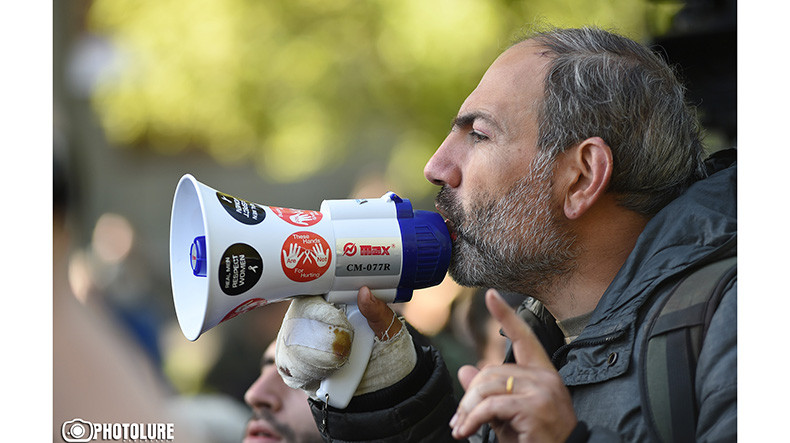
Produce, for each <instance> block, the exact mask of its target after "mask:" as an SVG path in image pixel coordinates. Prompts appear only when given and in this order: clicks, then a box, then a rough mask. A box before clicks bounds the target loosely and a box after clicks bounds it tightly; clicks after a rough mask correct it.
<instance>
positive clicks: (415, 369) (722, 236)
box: [278, 28, 737, 442]
mask: <svg viewBox="0 0 790 443" xmlns="http://www.w3.org/2000/svg"><path fill="white" fill-rule="evenodd" d="M699 132H700V130H699V127H698V123H697V119H696V116H695V114H694V110H693V109H691V108H690V107H689V106H687V104H686V102H685V98H684V88H683V87H682V85H681V84H680V83H679V82H678V80H677V79H676V77H675V75H674V73H673V71H672V69H670V68H669V66H667V64H666V63H665V62H664V61H663V60H662V59H661V58H660V57H658V56H657V55H656V54H654V53H653V52H651V51H650V50H649V49H647V48H645V47H644V46H642V45H640V44H638V43H635V42H633V41H631V40H629V39H627V38H624V37H621V36H619V35H616V34H613V33H610V32H606V31H603V30H600V29H595V28H583V29H553V30H549V31H546V32H541V33H536V34H533V35H531V36H529V37H528V38H525V39H523V40H521V41H519V42H517V43H516V44H514V45H512V46H510V47H509V48H508V49H507V50H506V51H505V52H503V53H502V54H501V55H500V56H499V57H498V58H497V59H496V60H495V61H494V63H493V64H492V65H491V66H490V68H489V69H488V70H487V72H486V73H485V75H484V76H483V78H482V80H481V81H480V83H479V85H478V86H477V88H476V89H475V90H474V91H473V92H472V93H471V94H470V95H469V97H467V99H466V100H465V101H464V103H463V104H462V105H461V108H460V110H459V112H458V114H457V116H456V117H455V119H454V120H453V123H452V128H451V131H450V133H449V134H448V135H447V138H446V139H445V140H444V142H443V143H442V144H441V146H439V148H438V149H437V150H436V152H435V154H434V155H433V157H432V158H431V159H430V160H429V162H428V164H427V165H426V166H425V171H424V172H425V176H426V178H427V179H428V180H429V181H430V182H432V183H434V184H436V185H437V186H440V187H441V190H440V192H439V194H438V196H437V198H436V208H437V210H438V211H439V212H441V213H442V214H443V216H444V217H445V218H446V220H447V225H448V228H449V230H450V233H451V237H452V238H453V253H452V258H451V263H450V275H451V276H452V277H453V278H454V279H455V280H456V281H457V282H459V283H461V284H463V285H469V286H482V287H489V288H494V289H491V290H489V291H488V293H487V294H486V305H487V307H488V309H489V311H490V312H491V314H492V316H493V317H494V318H495V319H496V320H498V321H499V322H500V324H501V325H502V331H503V333H504V334H505V335H506V336H507V337H508V338H509V339H510V341H511V349H510V355H509V358H508V361H507V362H506V363H504V364H503V365H500V366H493V367H487V368H484V369H482V370H478V369H477V368H473V367H471V366H467V367H463V368H461V370H460V371H459V372H458V378H459V380H460V381H461V384H462V385H463V386H464V388H465V390H466V393H465V395H464V396H463V398H462V399H461V400H460V401H459V402H456V401H455V400H453V399H452V398H451V392H452V387H451V383H450V378H449V375H448V374H447V371H446V369H445V368H444V364H443V362H442V359H441V356H440V355H439V353H438V352H437V351H436V350H435V349H433V348H430V347H418V346H411V347H404V346H402V340H404V338H403V336H404V333H401V334H398V340H400V342H399V343H401V345H400V346H393V347H392V348H391V349H392V350H393V351H392V353H393V354H395V353H397V354H398V356H397V358H394V356H390V358H391V359H392V360H393V361H399V362H409V363H408V368H406V370H405V371H404V369H403V368H400V369H399V371H397V375H396V376H395V375H394V376H393V377H391V379H387V377H386V376H385V377H378V378H377V379H376V380H375V381H374V382H373V383H370V382H369V383H366V386H367V389H366V391H365V393H364V394H362V395H358V396H356V397H355V398H354V399H352V402H351V404H350V405H349V407H348V408H346V409H345V410H335V409H333V408H331V407H327V406H326V405H324V404H323V403H321V402H320V401H316V400H311V405H312V408H313V414H314V416H315V418H316V420H317V422H318V423H320V424H322V426H321V430H322V433H323V434H324V437H325V438H326V439H331V440H341V441H449V440H452V439H470V440H476V439H480V438H482V439H485V440H488V439H489V438H491V437H492V436H491V435H490V432H489V427H490V428H491V429H492V430H493V433H494V434H495V437H493V438H496V439H497V441H501V442H504V441H603V440H605V441H613V440H614V441H617V440H624V441H648V440H650V439H657V438H659V437H660V438H668V439H675V440H678V439H681V438H683V439H684V441H685V439H686V438H687V439H690V440H693V439H697V440H726V441H734V440H735V439H736V436H737V428H736V419H737V414H736V410H737V375H736V364H737V357H736V355H737V347H736V343H737V332H736V277H734V275H733V276H731V277H730V278H727V279H722V280H721V281H720V282H719V281H718V280H717V281H714V282H713V283H715V285H717V286H718V290H717V294H719V295H718V298H717V299H716V302H715V303H713V304H710V305H708V304H706V305H705V306H704V307H705V308H706V310H705V312H706V317H705V319H704V329H705V330H704V331H703V332H704V333H705V334H704V340H700V341H698V342H695V341H694V339H693V338H688V337H687V340H686V341H689V342H693V343H698V347H699V349H696V348H694V346H691V347H690V349H693V351H689V359H690V360H691V362H692V364H690V365H686V364H682V363H681V362H680V361H674V360H672V359H670V358H669V357H667V356H666V355H664V357H663V358H662V357H660V356H659V357H656V356H655V355H654V352H653V351H652V350H651V349H655V348H653V347H649V346H648V342H649V341H650V340H652V339H653V338H654V336H655V335H656V334H657V332H655V331H656V328H654V326H653V323H657V325H656V326H657V327H659V329H660V327H663V326H664V324H665V323H668V320H672V319H671V318H669V316H664V315H663V312H664V311H665V309H664V308H665V304H666V302H667V300H668V299H669V297H670V295H672V294H674V293H675V292H676V291H677V289H675V288H676V287H677V284H678V282H680V281H682V280H683V279H684V278H685V277H687V276H690V275H694V276H696V275H697V274H698V272H697V270H698V269H701V268H706V267H707V266H708V265H710V264H711V263H714V264H715V263H719V262H721V261H722V259H725V258H732V257H735V256H736V241H737V219H736V213H737V211H736V187H737V173H736V167H735V162H734V160H733V161H730V160H729V159H728V158H727V157H726V156H725V155H723V154H719V155H718V156H717V158H716V159H715V160H716V161H711V162H703V161H702V157H703V151H702V144H701V142H700V135H699ZM695 278H696V277H695ZM711 278H713V277H704V278H702V279H701V280H700V281H702V282H703V283H705V284H709V283H710V282H709V281H708V280H711ZM694 281H697V280H694ZM696 286H699V285H696ZM497 290H506V291H510V292H516V293H520V294H525V296H527V297H526V300H525V303H524V305H523V306H522V308H521V309H519V311H518V313H516V312H514V311H513V310H512V309H510V308H509V307H508V305H507V304H506V303H504V302H503V300H502V299H501V297H500V296H499V295H498V293H497ZM698 292H699V291H698ZM686 298H689V299H693V298H692V297H686ZM358 301H359V306H360V310H361V312H362V313H363V314H364V315H365V316H366V317H367V318H368V321H369V323H370V325H371V327H372V328H373V329H374V331H375V332H377V334H378V335H382V334H381V332H382V331H381V329H382V327H386V325H388V324H391V322H390V319H391V318H392V312H391V311H390V310H389V309H388V307H387V306H386V305H385V304H384V303H383V302H380V301H378V300H377V299H375V298H373V297H371V296H370V291H369V290H367V288H362V289H361V290H360V293H359V298H358ZM671 301H672V302H671V303H670V304H669V305H667V306H669V308H671V309H669V310H670V311H672V310H673V309H675V308H676V307H677V306H676V305H677V304H678V303H676V301H675V298H674V297H673V298H672V300H671ZM681 304H682V303H681ZM328 306H329V305H328ZM692 307H694V308H695V309H693V310H694V311H697V310H699V309H696V305H695V306H692ZM687 311H688V310H682V309H679V308H678V309H676V310H674V311H673V313H674V314H684V315H685V313H687ZM659 312H661V313H662V315H661V316H659V314H658V313H659ZM675 317H677V315H676V316H675ZM656 318H658V320H659V321H655V319H656ZM525 320H526V322H525ZM669 323H671V322H669ZM527 324H529V325H530V327H528V326H527ZM678 324H680V325H681V326H683V327H670V328H669V329H670V330H681V331H682V332H684V333H685V332H686V328H685V326H684V323H678ZM382 325H384V326H382ZM403 330H404V331H405V328H403ZM407 333H408V331H406V332H405V334H407ZM692 335H695V336H696V335H698V334H697V332H694V333H693V334H692ZM384 336H386V337H389V334H384ZM388 343H389V339H385V340H380V341H378V342H377V346H378V351H377V355H387V354H388V351H387V349H388V348H387V344H388ZM670 347H671V346H669V345H668V346H667V348H666V349H669V348H670ZM683 349H686V348H685V347H684V348H683ZM278 352H280V350H279V349H278ZM282 352H288V350H287V349H283V350H282ZM668 352H669V351H668ZM661 355H663V354H661ZM667 355H669V354H667ZM656 361H657V362H658V363H659V364H660V365H662V368H661V371H659V372H660V373H662V374H664V376H665V378H667V380H668V382H667V383H668V386H669V390H670V391H671V392H673V393H674V392H677V391H680V392H681V394H682V395H683V396H684V397H683V398H688V399H689V400H688V401H685V402H677V401H675V400H672V399H670V403H671V409H670V410H669V412H667V413H666V414H665V415H667V414H668V415H671V416H672V419H673V421H672V422H671V423H672V424H671V425H670V426H669V431H666V427H662V425H661V424H660V423H658V424H657V422H661V420H660V419H655V418H653V417H654V416H655V417H658V416H659V415H660V414H661V413H663V412H666V411H656V409H659V407H658V406H657V405H660V404H661V402H660V401H659V402H658V403H656V402H654V398H652V394H651V395H648V394H646V393H647V392H655V391H656V389H657V390H658V391H661V390H662V384H661V382H659V381H657V380H658V378H657V377H655V376H654V375H652V374H653V373H652V372H650V373H648V372H647V370H648V369H650V368H653V367H654V366H655V365H656ZM280 370H281V371H280V372H281V374H282V373H287V372H290V371H289V370H288V368H280ZM673 371H676V372H677V373H678V374H680V373H683V372H684V371H685V372H688V373H689V376H688V377H687V379H688V380H686V379H684V378H683V377H680V376H679V375H677V374H675V372H673ZM403 374H406V375H405V376H404V375H403ZM667 374H668V375H667ZM284 379H286V382H287V383H288V382H289V380H288V379H287V377H285V376H284ZM684 380H685V381H687V382H688V383H685V382H684ZM299 383H301V385H304V381H303V380H302V381H299ZM683 383H685V384H683ZM673 398H674V394H673ZM678 405H679V406H678ZM676 407H682V408H683V409H677V408H676ZM651 412H652V413H656V412H657V413H658V415H651ZM675 415H680V416H687V417H681V418H685V421H684V422H676V421H674V419H675ZM679 423H682V424H679ZM656 428H658V430H656ZM667 432H669V434H667ZM684 433H685V434H684Z"/></svg>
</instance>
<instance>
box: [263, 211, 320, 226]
mask: <svg viewBox="0 0 790 443" xmlns="http://www.w3.org/2000/svg"><path fill="white" fill-rule="evenodd" d="M269 209H271V210H272V212H274V214H275V215H276V216H278V217H280V218H281V219H283V220H285V221H287V222H288V223H290V224H292V225H294V226H302V227H305V228H306V227H308V226H313V225H314V224H316V223H318V222H320V221H321V218H323V216H324V214H322V213H321V212H319V211H308V210H304V209H291V208H278V207H276V206H270V207H269Z"/></svg>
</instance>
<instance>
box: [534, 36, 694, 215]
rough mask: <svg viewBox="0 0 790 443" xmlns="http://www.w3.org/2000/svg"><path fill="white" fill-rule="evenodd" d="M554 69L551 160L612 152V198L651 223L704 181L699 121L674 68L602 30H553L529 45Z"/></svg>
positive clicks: (547, 120) (545, 131) (549, 94)
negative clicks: (588, 143)
mask: <svg viewBox="0 0 790 443" xmlns="http://www.w3.org/2000/svg"><path fill="white" fill-rule="evenodd" d="M528 39H530V40H533V41H535V42H537V43H538V44H540V45H541V46H543V47H545V49H546V53H545V55H546V56H548V57H550V58H551V59H552V61H551V62H550V63H549V67H548V71H547V73H546V79H545V85H544V88H545V89H544V93H545V97H544V100H543V103H542V104H541V105H540V109H539V112H538V121H539V134H538V147H539V149H540V150H541V151H543V152H545V153H547V154H548V155H549V156H550V157H552V158H553V157H554V156H556V155H557V154H558V153H560V152H562V151H563V150H565V149H567V148H568V147H570V146H573V145H575V144H577V143H579V142H581V141H583V140H584V139H586V138H588V137H593V136H599V137H601V138H602V139H603V140H604V141H605V142H606V143H607V144H608V145H609V146H610V148H611V149H612V156H613V158H614V169H613V174H612V179H611V182H610V185H609V191H611V192H613V193H615V194H617V195H618V202H619V204H621V205H622V206H624V207H626V208H628V209H630V210H633V211H636V212H638V213H640V214H643V215H647V216H651V215H654V214H655V213H656V212H658V211H659V210H660V209H661V208H663V207H664V206H665V205H666V204H667V203H669V202H670V201H672V200H673V199H675V198H676V197H677V196H678V195H680V194H681V193H682V192H683V191H684V190H685V189H686V188H688V186H690V185H691V184H692V183H693V182H694V181H696V180H699V179H700V178H701V177H704V169H703V167H702V153H703V150H702V142H701V140H700V126H699V122H698V120H697V116H696V113H695V111H694V109H693V108H691V107H690V106H689V105H688V104H687V103H686V101H685V88H684V87H683V85H682V84H681V83H680V81H679V80H678V78H677V76H676V75H675V72H674V71H673V70H672V68H671V67H670V66H669V65H668V64H667V63H666V62H665V61H664V60H663V59H662V58H661V57H660V56H658V55H657V54H656V53H654V52H653V51H651V50H650V49H648V48H647V47H645V46H643V45H641V44H639V43H637V42H635V41H633V40H630V39H628V38H625V37H622V36H620V35H617V34H614V33H611V32H608V31H604V30H602V29H597V28H581V29H552V30H549V31H543V32H538V33H535V34H532V35H530V36H528V37H526V38H522V39H520V40H519V42H521V41H524V40H528Z"/></svg>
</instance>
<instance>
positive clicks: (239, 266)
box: [219, 243, 263, 295]
mask: <svg viewBox="0 0 790 443" xmlns="http://www.w3.org/2000/svg"><path fill="white" fill-rule="evenodd" d="M261 274H263V259H261V256H260V254H258V251H256V250H255V249H254V248H253V247H252V246H250V245H247V244H244V243H236V244H233V245H231V246H230V247H229V248H228V249H226V250H225V252H224V253H223V254H222V259H221V261H220V264H219V287H220V288H221V289H222V292H224V293H226V294H228V295H239V294H241V293H243V292H246V291H248V290H249V289H250V288H252V287H253V286H255V283H258V280H260V278H261Z"/></svg>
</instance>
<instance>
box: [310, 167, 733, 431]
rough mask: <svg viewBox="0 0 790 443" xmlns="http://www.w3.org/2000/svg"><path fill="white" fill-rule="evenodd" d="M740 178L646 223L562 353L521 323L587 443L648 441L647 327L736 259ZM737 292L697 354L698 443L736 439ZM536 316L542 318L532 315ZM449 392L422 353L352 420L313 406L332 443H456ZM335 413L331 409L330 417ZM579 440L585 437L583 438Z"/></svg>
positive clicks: (710, 185)
mask: <svg viewBox="0 0 790 443" xmlns="http://www.w3.org/2000/svg"><path fill="white" fill-rule="evenodd" d="M736 190H737V170H736V166H735V164H734V163H733V164H732V165H731V166H729V167H728V168H725V169H724V170H721V171H718V172H716V173H714V174H712V175H710V176H709V177H708V178H706V179H704V180H701V181H699V182H697V183H695V184H694V185H693V186H692V187H691V188H689V190H688V191H687V192H685V193H684V194H683V195H681V196H680V197H679V198H677V199H676V200H675V201H673V202H672V203H670V204H669V205H667V206H666V207H665V208H664V209H663V210H661V211H660V212H659V213H658V214H657V215H656V216H655V217H653V219H651V221H650V222H649V223H648V224H647V226H646V227H645V229H644V231H643V232H642V234H641V235H640V236H639V239H638V241H637V243H636V246H635V247H634V250H633V251H632V252H631V254H630V255H629V257H628V259H627V260H626V262H625V264H624V265H623V267H622V268H621V269H620V271H619V272H618V274H617V275H616V277H615V278H614V280H613V281H612V283H611V284H610V286H609V288H608V289H607V290H606V292H605V293H604V294H603V296H602V298H601V300H600V302H599V303H598V305H597V307H596V308H595V311H594V312H593V314H592V318H591V319H590V322H589V324H588V325H587V327H586V328H585V329H584V331H583V332H582V333H581V335H579V337H578V338H577V339H576V340H574V341H573V342H572V343H570V344H569V345H562V346H559V343H558V340H557V338H558V336H557V330H556V325H555V324H554V323H553V319H551V317H550V315H548V313H546V312H545V310H544V311H541V309H540V306H539V305H537V304H534V303H533V304H532V305H531V306H530V307H531V308H532V309H524V310H522V316H524V317H525V319H526V320H527V321H528V323H531V324H532V325H533V327H536V328H537V329H538V330H539V331H536V332H538V335H539V337H540V338H542V339H543V342H544V346H545V347H546V348H547V350H548V351H549V355H551V356H552V360H553V362H554V364H555V366H556V367H557V368H558V370H559V373H560V375H561V376H562V379H563V381H564V382H565V384H566V386H568V388H569V389H570V392H571V395H572V398H573V404H574V409H575V411H576V415H577V417H578V419H579V420H580V421H581V422H583V423H584V425H582V426H581V428H584V427H586V428H587V429H588V430H589V432H583V433H582V437H583V438H586V439H588V441H617V440H618V439H619V440H622V441H649V440H650V434H649V432H648V427H647V425H646V422H645V418H644V415H643V414H642V406H641V399H640V390H639V376H640V374H641V373H640V367H639V364H640V358H639V357H640V355H641V351H642V348H643V346H644V343H645V340H646V337H645V336H646V325H645V322H644V319H645V318H646V316H647V315H649V314H650V312H651V310H652V309H657V307H658V306H659V304H660V302H661V301H662V300H663V299H664V298H665V297H666V296H667V295H668V294H669V291H670V288H671V286H672V285H671V282H673V281H676V279H678V278H679V277H680V276H682V275H684V274H685V273H688V272H689V271H690V270H692V269H695V268H696V267H698V266H700V265H701V264H705V263H707V262H710V261H713V260H716V259H719V258H723V257H726V256H734V255H736V253H737V252H736V246H737V245H736V241H737V236H736V234H737V219H736V216H737V215H736V213H737V211H736V209H737V203H736ZM736 303H737V300H736V284H735V283H733V284H732V285H730V287H728V288H727V291H726V292H725V295H724V298H723V299H722V301H721V303H720V305H719V308H718V309H717V310H716V313H715V314H714V316H713V319H712V321H711V324H710V327H709V330H708V333H707V335H706V339H705V342H704V344H703V347H702V350H701V352H700V355H699V360H698V363H697V372H696V380H695V383H696V384H695V389H696V395H695V398H696V399H697V410H698V411H699V416H698V420H697V440H698V441H713V440H723V441H735V439H736V435H737V427H736V419H737V413H736V410H737V373H736V363H737V330H736ZM535 310H537V312H538V314H540V315H539V316H537V317H536V316H535V315H534V313H533V311H535ZM456 405H457V401H456V400H455V399H453V398H452V384H451V382H450V378H449V375H448V373H447V370H446V368H445V367H444V364H443V363H442V360H441V357H440V356H439V354H438V352H436V350H435V349H433V348H430V347H418V364H417V367H416V368H415V370H414V371H413V372H412V373H411V374H410V375H409V376H407V377H406V378H405V379H404V380H402V381H401V382H399V383H398V384H396V385H394V386H392V387H390V388H387V389H384V390H382V391H379V392H375V393H371V394H368V395H366V396H361V397H358V398H355V399H354V400H352V404H351V405H349V408H348V409H347V410H345V411H333V410H325V409H324V408H323V407H322V404H321V403H317V402H313V403H312V406H313V413H314V416H315V418H316V421H317V423H318V424H319V427H320V428H321V425H322V423H323V421H324V419H326V424H327V426H326V427H324V428H322V429H323V431H322V432H323V433H324V437H325V438H326V439H329V436H331V439H332V440H333V441H365V440H375V441H393V442H395V441H398V442H406V441H426V442H427V441H431V442H435V441H436V442H438V441H454V440H452V438H451V437H450V428H449V426H448V422H449V420H450V417H452V415H453V414H454V413H455V408H456ZM330 409H331V408H330ZM576 436H577V437H578V435H576Z"/></svg>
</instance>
